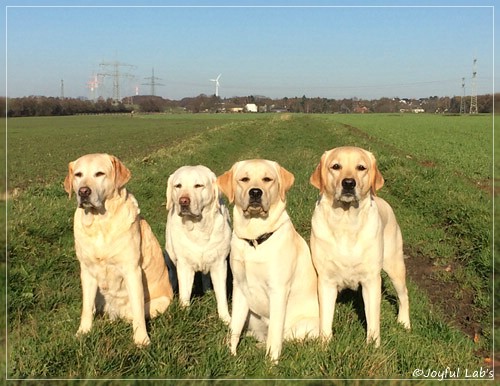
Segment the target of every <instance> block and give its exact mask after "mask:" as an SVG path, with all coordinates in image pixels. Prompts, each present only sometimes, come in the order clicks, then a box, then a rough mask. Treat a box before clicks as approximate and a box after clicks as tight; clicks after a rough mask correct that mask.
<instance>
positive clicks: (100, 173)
mask: <svg viewBox="0 0 500 386" xmlns="http://www.w3.org/2000/svg"><path fill="white" fill-rule="evenodd" d="M103 175H104V172H97V173H96V174H95V176H96V177H102V176H103Z"/></svg>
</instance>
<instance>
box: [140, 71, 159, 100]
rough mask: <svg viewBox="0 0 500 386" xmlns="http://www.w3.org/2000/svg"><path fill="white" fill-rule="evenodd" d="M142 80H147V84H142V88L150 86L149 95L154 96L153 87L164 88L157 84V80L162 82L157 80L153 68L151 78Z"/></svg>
mask: <svg viewBox="0 0 500 386" xmlns="http://www.w3.org/2000/svg"><path fill="white" fill-rule="evenodd" d="M144 79H148V80H149V83H143V84H142V85H143V86H151V95H153V96H155V95H156V94H155V87H156V86H165V85H164V84H163V83H158V82H157V80H162V79H161V78H158V77H156V76H155V69H154V67H153V70H152V72H151V76H150V77H147V78H144Z"/></svg>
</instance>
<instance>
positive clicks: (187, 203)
mask: <svg viewBox="0 0 500 386" xmlns="http://www.w3.org/2000/svg"><path fill="white" fill-rule="evenodd" d="M179 208H180V210H179V216H181V217H192V218H193V219H199V218H201V215H200V214H195V213H193V212H192V211H191V199H190V198H189V197H187V196H182V197H180V198H179Z"/></svg>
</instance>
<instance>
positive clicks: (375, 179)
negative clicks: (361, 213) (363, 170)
mask: <svg viewBox="0 0 500 386" xmlns="http://www.w3.org/2000/svg"><path fill="white" fill-rule="evenodd" d="M367 153H368V156H369V157H370V160H371V164H372V167H371V170H370V173H371V176H370V188H371V191H372V194H373V195H375V196H376V195H377V190H379V189H380V188H381V187H382V186H384V177H383V176H382V173H380V170H378V167H377V160H376V159H375V156H374V155H373V154H372V153H371V152H369V151H367Z"/></svg>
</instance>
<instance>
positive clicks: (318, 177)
mask: <svg viewBox="0 0 500 386" xmlns="http://www.w3.org/2000/svg"><path fill="white" fill-rule="evenodd" d="M327 153H328V152H327V151H325V152H324V153H323V155H322V156H321V159H320V161H319V164H318V165H317V166H316V169H314V172H313V174H311V178H310V179H309V182H310V183H311V185H312V186H314V187H315V188H317V189H319V193H320V194H323V191H324V190H325V181H324V180H325V179H324V177H323V166H324V164H325V162H326V157H327Z"/></svg>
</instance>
